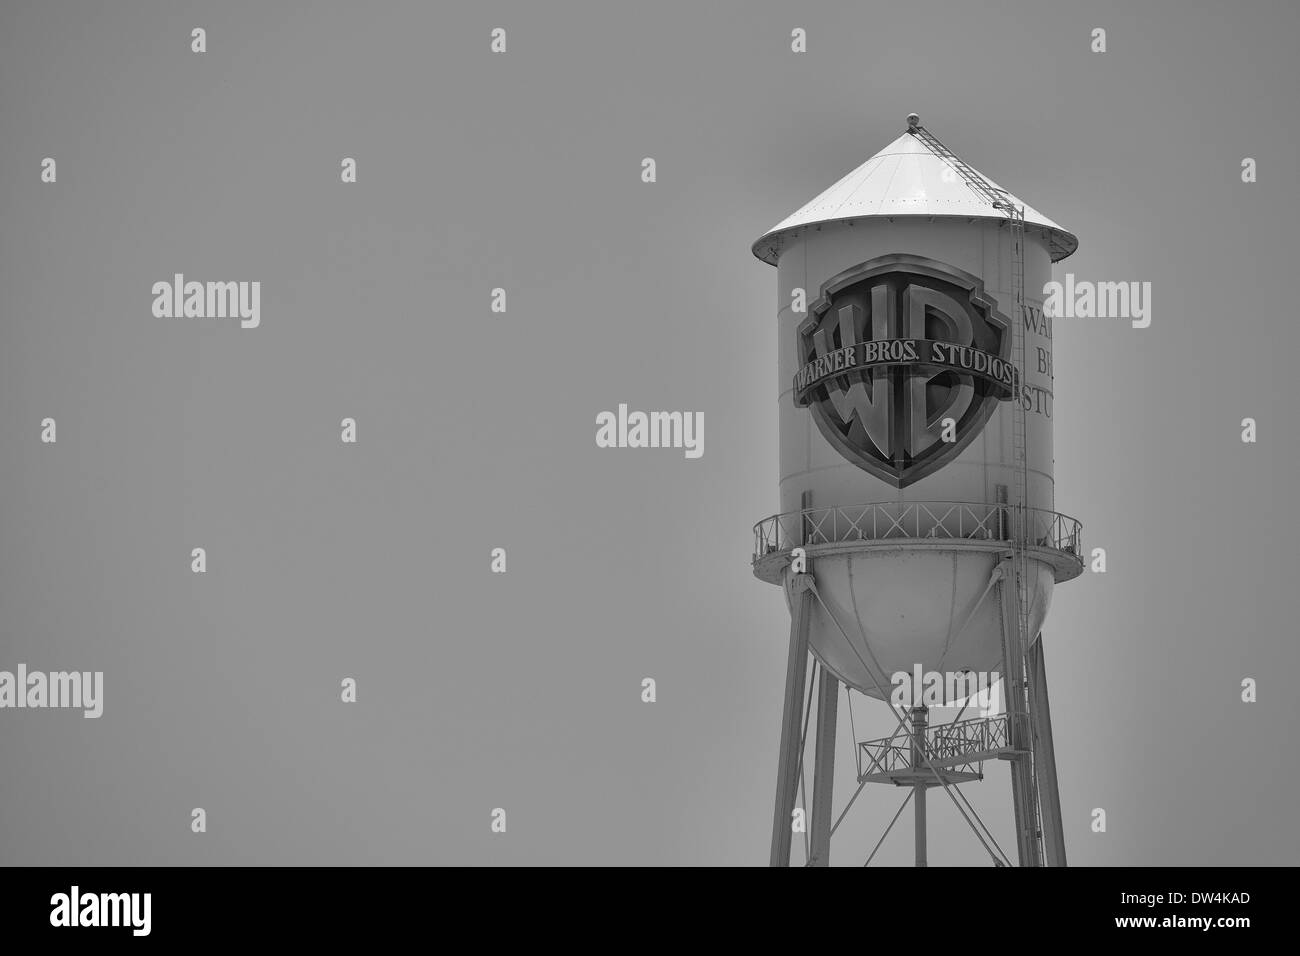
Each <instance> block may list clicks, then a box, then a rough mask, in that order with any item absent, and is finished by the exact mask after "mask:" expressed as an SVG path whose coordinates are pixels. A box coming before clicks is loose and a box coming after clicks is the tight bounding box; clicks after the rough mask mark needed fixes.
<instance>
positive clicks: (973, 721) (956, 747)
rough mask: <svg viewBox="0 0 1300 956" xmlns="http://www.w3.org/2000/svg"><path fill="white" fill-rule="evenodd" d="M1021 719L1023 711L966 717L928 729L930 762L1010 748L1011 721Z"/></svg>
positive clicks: (927, 745) (1023, 717)
mask: <svg viewBox="0 0 1300 956" xmlns="http://www.w3.org/2000/svg"><path fill="white" fill-rule="evenodd" d="M1013 720H1014V721H1017V722H1023V721H1024V720H1025V715H1024V714H1010V715H1008V714H1003V715H1001V716H998V717H969V718H967V719H966V720H960V721H958V722H957V723H955V724H938V725H936V726H934V727H931V728H929V731H930V732H929V733H928V734H927V737H928V739H927V742H926V748H927V750H928V751H929V756H930V760H931V761H935V762H937V761H941V760H953V759H956V758H960V757H964V756H966V755H968V754H987V753H991V752H993V751H997V750H1009V749H1011V722H1012V721H1013Z"/></svg>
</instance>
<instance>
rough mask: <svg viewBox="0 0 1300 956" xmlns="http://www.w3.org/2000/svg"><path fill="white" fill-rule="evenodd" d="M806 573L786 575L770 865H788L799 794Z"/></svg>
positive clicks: (809, 598)
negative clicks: (785, 641) (785, 646)
mask: <svg viewBox="0 0 1300 956" xmlns="http://www.w3.org/2000/svg"><path fill="white" fill-rule="evenodd" d="M808 584H809V577H808V575H806V574H793V575H789V577H788V578H787V581H786V588H787V593H788V595H789V598H790V656H789V659H788V660H787V662H786V667H785V704H784V705H783V707H782V711H781V752H780V755H779V757H778V758H777V765H776V809H775V811H774V813H773V815H772V858H771V865H772V866H789V865H790V843H791V840H792V837H793V831H792V828H791V824H792V821H793V816H794V810H795V803H796V801H797V800H798V797H799V738H800V734H801V731H802V727H800V723H801V720H802V717H803V704H804V698H803V695H804V682H805V681H806V680H807V677H808V626H809V617H810V616H811V614H812V602H813V595H812V591H810V590H809V588H808Z"/></svg>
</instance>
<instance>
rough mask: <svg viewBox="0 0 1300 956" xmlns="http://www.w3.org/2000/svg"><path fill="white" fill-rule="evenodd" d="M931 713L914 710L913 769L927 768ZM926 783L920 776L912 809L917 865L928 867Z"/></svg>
mask: <svg viewBox="0 0 1300 956" xmlns="http://www.w3.org/2000/svg"><path fill="white" fill-rule="evenodd" d="M929 714H930V711H929V710H928V709H927V708H925V707H913V708H912V767H913V769H917V768H919V767H923V766H925V728H926V724H927V722H928V718H929ZM925 789H926V784H925V781H924V780H922V779H921V778H920V777H919V776H918V777H917V781H916V784H915V785H914V786H913V788H912V807H913V812H914V813H915V815H916V821H915V830H916V865H917V866H926V865H928V864H927V863H926V859H925V857H926V853H925Z"/></svg>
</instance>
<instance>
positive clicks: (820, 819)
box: [809, 667, 840, 866]
mask: <svg viewBox="0 0 1300 956" xmlns="http://www.w3.org/2000/svg"><path fill="white" fill-rule="evenodd" d="M839 706H840V682H839V680H838V679H836V678H835V677H834V676H833V675H832V674H831V672H830V671H828V670H827V669H826V668H825V667H823V668H821V670H820V671H819V676H818V681H817V743H816V754H815V757H814V759H815V761H816V762H815V763H814V764H813V806H812V848H811V855H810V859H809V863H810V865H812V866H830V862H831V823H832V821H831V792H832V790H833V789H834V784H835V722H836V718H837V717H838V716H839Z"/></svg>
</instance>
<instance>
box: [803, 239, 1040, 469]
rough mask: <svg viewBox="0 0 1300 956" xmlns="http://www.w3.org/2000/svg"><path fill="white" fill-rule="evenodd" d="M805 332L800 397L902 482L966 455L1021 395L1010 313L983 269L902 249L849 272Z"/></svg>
mask: <svg viewBox="0 0 1300 956" xmlns="http://www.w3.org/2000/svg"><path fill="white" fill-rule="evenodd" d="M798 335H799V345H798V348H799V352H798V354H799V360H800V363H801V367H800V369H799V371H798V373H797V374H796V375H795V381H794V385H795V404H796V405H799V406H805V407H808V408H809V409H810V410H811V414H812V416H813V420H814V421H816V423H817V427H818V428H819V429H820V430H821V433H822V434H823V435H824V436H825V437H826V440H827V441H828V442H830V443H831V445H832V446H833V447H834V448H835V449H836V450H838V451H839V453H840V454H841V455H843V456H844V457H845V458H847V459H848V460H849V461H851V462H853V463H854V464H855V465H857V466H858V467H859V468H861V469H863V470H864V471H867V472H869V473H871V474H872V475H875V476H876V477H877V478H879V479H881V480H882V481H886V482H888V483H889V484H891V485H894V486H895V487H897V488H905V487H907V486H908V485H910V484H912V483H913V482H916V481H919V480H920V479H922V478H924V477H925V476H927V475H930V474H933V473H934V472H935V471H937V470H938V469H940V468H942V467H943V466H944V465H946V464H947V463H948V462H950V461H952V460H953V459H954V458H956V457H957V456H958V455H960V454H961V452H962V450H963V449H964V448H966V446H967V445H969V444H970V443H971V440H972V439H974V437H975V436H976V435H977V434H979V432H980V429H982V428H983V427H984V423H985V422H987V421H988V420H989V418H990V416H992V414H993V412H994V410H995V409H996V407H997V403H998V402H999V401H1000V400H1004V399H1010V398H1011V397H1012V395H1013V394H1016V392H1018V390H1019V377H1018V375H1017V374H1016V371H1015V369H1014V367H1013V366H1012V363H1011V355H1010V352H1011V327H1010V324H1009V321H1008V319H1007V317H1006V316H1005V315H1003V314H1002V313H1000V312H999V311H998V308H997V304H996V303H995V302H994V300H993V299H992V298H991V297H990V296H988V295H986V294H985V293H984V284H983V282H982V281H981V280H980V279H979V278H978V277H977V276H973V275H971V274H970V273H968V272H963V271H962V270H960V269H957V268H954V267H952V266H949V265H945V264H943V263H941V262H936V261H934V260H933V259H924V258H921V257H919V256H911V255H902V254H894V255H887V256H881V257H879V258H876V259H872V260H870V261H869V262H864V263H862V264H860V265H857V266H854V267H853V268H851V269H847V270H845V271H844V272H841V273H840V274H839V275H837V276H835V277H834V278H832V279H830V280H828V281H827V282H826V283H825V284H824V285H823V286H822V288H821V294H820V296H819V297H818V299H817V301H815V302H814V303H813V304H812V308H811V310H810V311H809V313H808V316H807V318H806V319H805V320H804V321H803V322H802V323H801V324H800V325H799V329H798ZM947 419H951V420H952V421H953V422H955V428H951V427H950V428H949V429H948V435H947V437H948V438H949V439H950V440H948V441H945V440H944V437H945V436H944V431H945V424H944V423H945V420H947ZM954 438H955V440H952V439H954Z"/></svg>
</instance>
